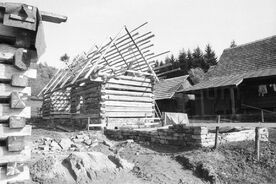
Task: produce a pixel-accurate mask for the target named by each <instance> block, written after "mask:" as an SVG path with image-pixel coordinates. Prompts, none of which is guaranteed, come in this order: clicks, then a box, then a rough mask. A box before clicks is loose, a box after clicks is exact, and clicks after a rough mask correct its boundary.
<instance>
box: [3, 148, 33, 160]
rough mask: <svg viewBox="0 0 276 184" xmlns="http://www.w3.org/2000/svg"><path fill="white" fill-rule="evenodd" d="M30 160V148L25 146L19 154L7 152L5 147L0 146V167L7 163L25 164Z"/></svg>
mask: <svg viewBox="0 0 276 184" xmlns="http://www.w3.org/2000/svg"><path fill="white" fill-rule="evenodd" d="M29 160H31V147H30V146H29V145H27V146H25V149H24V150H22V151H19V152H9V151H8V149H7V147H4V146H0V165H3V164H6V163H9V162H21V163H22V162H27V161H29Z"/></svg>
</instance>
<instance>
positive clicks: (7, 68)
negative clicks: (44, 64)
mask: <svg viewBox="0 0 276 184" xmlns="http://www.w3.org/2000/svg"><path fill="white" fill-rule="evenodd" d="M13 74H20V75H23V76H26V77H28V78H32V79H34V78H36V69H28V70H27V71H20V70H18V69H16V68H14V67H13V66H12V65H5V64H0V81H1V80H11V79H12V75H13Z"/></svg>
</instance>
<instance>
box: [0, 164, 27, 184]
mask: <svg viewBox="0 0 276 184" xmlns="http://www.w3.org/2000/svg"><path fill="white" fill-rule="evenodd" d="M6 169H7V168H4V167H2V169H0V183H1V184H19V183H20V182H22V183H20V184H27V181H30V180H31V177H30V171H29V168H28V166H26V165H25V166H24V170H23V172H21V173H20V174H18V175H15V176H7V175H6V173H7V170H6ZM25 181H26V183H24V182H25Z"/></svg>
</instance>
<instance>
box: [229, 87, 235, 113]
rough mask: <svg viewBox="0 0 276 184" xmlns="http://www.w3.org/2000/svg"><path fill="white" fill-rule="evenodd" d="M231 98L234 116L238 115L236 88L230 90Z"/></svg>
mask: <svg viewBox="0 0 276 184" xmlns="http://www.w3.org/2000/svg"><path fill="white" fill-rule="evenodd" d="M230 98H231V111H232V114H236V107H235V93H234V88H230Z"/></svg>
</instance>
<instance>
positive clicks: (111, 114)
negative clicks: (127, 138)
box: [105, 112, 154, 118]
mask: <svg viewBox="0 0 276 184" xmlns="http://www.w3.org/2000/svg"><path fill="white" fill-rule="evenodd" d="M105 116H106V117H108V118H109V117H110V118H115V117H116V118H119V117H120V118H130V117H152V116H154V113H153V112H106V113H105Z"/></svg>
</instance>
